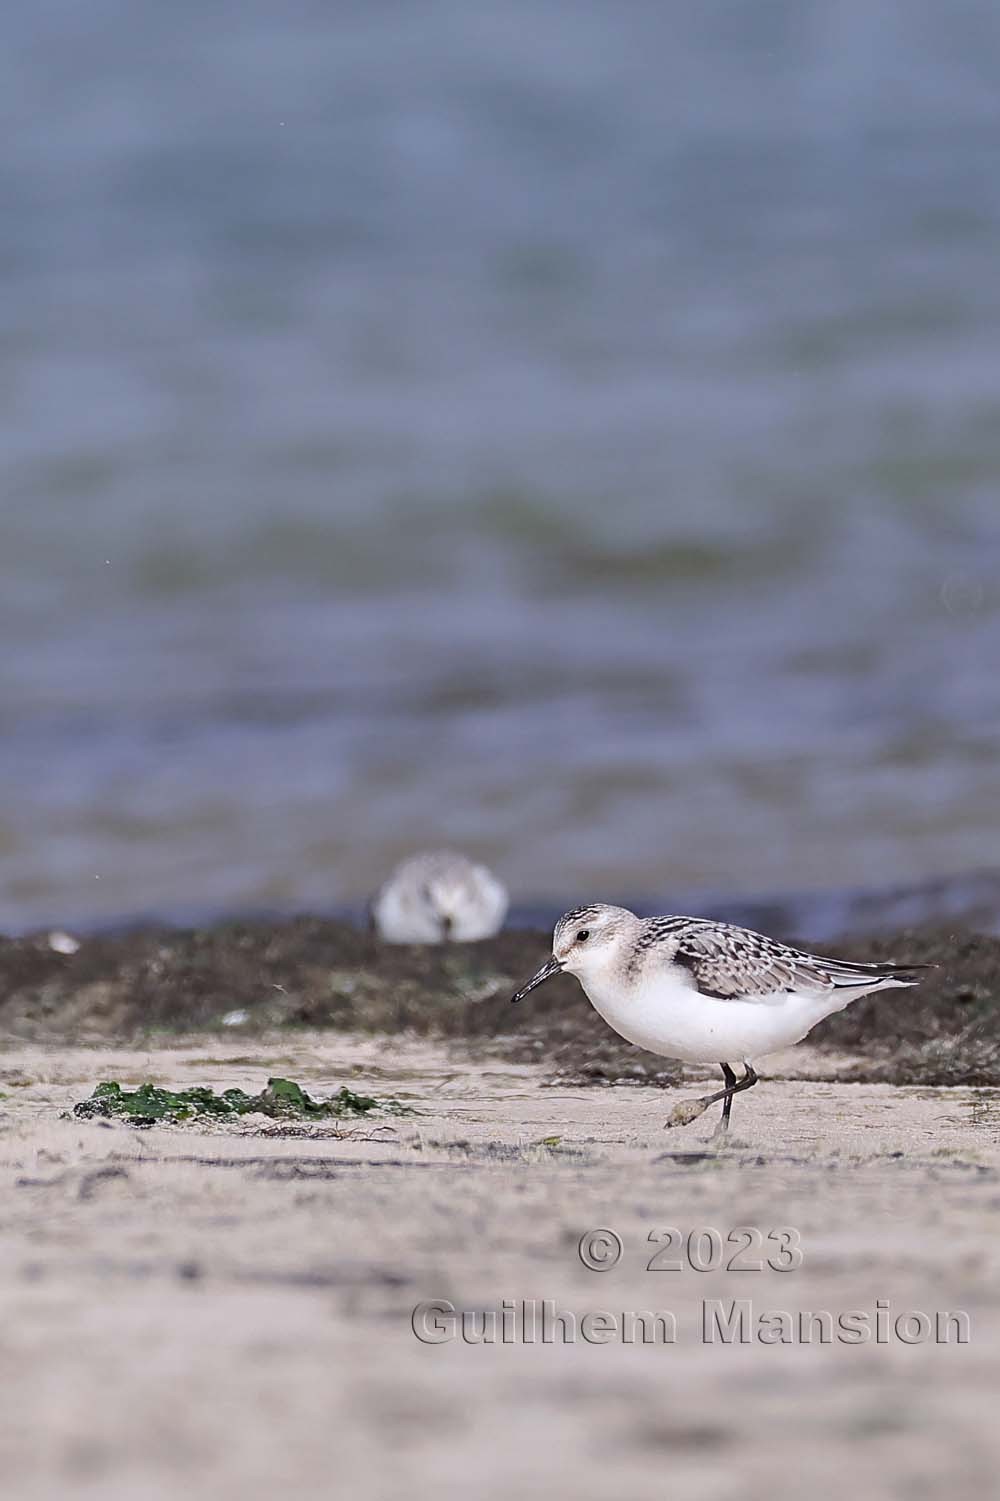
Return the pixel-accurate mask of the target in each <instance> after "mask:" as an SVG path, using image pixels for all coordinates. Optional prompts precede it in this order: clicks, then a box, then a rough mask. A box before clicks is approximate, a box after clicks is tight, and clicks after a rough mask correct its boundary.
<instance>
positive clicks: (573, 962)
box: [511, 902, 638, 1001]
mask: <svg viewBox="0 0 1000 1501" xmlns="http://www.w3.org/2000/svg"><path fill="white" fill-rule="evenodd" d="M637 923H638V918H637V917H636V916H635V913H634V912H629V911H628V910H627V908H625V907H610V906H608V905H607V904H606V903H604V902H598V903H596V904H595V905H594V906H592V907H574V908H573V910H572V911H571V912H567V913H565V914H564V915H563V916H562V917H560V919H559V921H558V922H557V923H556V926H555V930H554V932H553V934H552V954H551V957H550V958H548V959H546V961H545V963H544V964H543V965H542V967H541V969H540V970H538V972H537V973H536V974H534V975H532V977H531V979H530V980H529V981H528V983H527V985H523V986H522V987H521V989H520V990H519V991H518V992H517V994H516V995H514V996H512V997H511V1000H513V1001H520V1000H523V999H524V997H525V996H526V995H527V994H528V993H529V992H530V991H532V990H534V989H535V988H536V987H537V986H539V985H542V984H544V983H545V981H546V980H549V979H551V978H552V976H553V975H558V974H561V973H562V972H563V971H564V970H565V972H566V973H567V974H571V975H576V977H577V979H578V980H580V981H581V982H582V983H583V984H584V986H585V987H586V985H587V982H588V981H593V980H597V979H600V978H601V976H602V975H604V974H609V973H610V972H612V971H614V970H617V969H619V968H620V967H621V965H622V963H623V962H624V959H625V956H626V954H627V952H628V949H629V946H630V940H631V938H632V934H633V930H634V928H635V926H636V924H637Z"/></svg>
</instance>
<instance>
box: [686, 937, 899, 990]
mask: <svg viewBox="0 0 1000 1501" xmlns="http://www.w3.org/2000/svg"><path fill="white" fill-rule="evenodd" d="M668 934H669V937H670V938H672V939H673V940H675V942H676V949H675V950H674V953H673V956H672V958H673V962H674V963H675V964H679V965H681V966H682V967H683V968H685V969H687V970H688V971H689V973H690V975H691V978H692V980H693V981H694V984H695V987H696V989H697V990H698V991H700V993H701V994H702V995H707V996H712V997H713V998H714V999H716V1000H723V1001H731V1000H753V999H754V998H759V999H760V1000H764V999H766V998H767V997H768V996H775V995H784V994H787V993H788V992H789V991H791V990H795V991H799V992H800V993H801V992H803V991H804V992H807V993H808V992H810V991H812V992H813V993H822V992H823V991H828V990H841V989H850V990H858V991H864V990H874V989H876V988H877V987H878V986H881V985H915V984H916V983H917V981H918V980H919V979H920V973H919V971H920V970H921V969H924V968H927V966H924V965H897V964H856V963H854V962H852V961H850V960H846V959H823V958H820V957H819V955H817V954H806V953H804V952H803V951H802V950H801V949H794V948H792V947H790V945H788V944H785V943H778V941H777V940H776V939H774V938H767V937H766V936H765V935H764V934H763V933H754V932H753V931H752V930H751V929H749V928H736V927H733V926H731V925H730V924H728V923H713V922H707V921H702V920H700V919H696V918H690V919H686V920H683V921H680V920H677V919H674V920H673V921H671V922H669V925H668V924H665V925H664V928H663V930H662V936H663V937H664V938H666V937H667V936H668Z"/></svg>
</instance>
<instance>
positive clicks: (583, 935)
mask: <svg viewBox="0 0 1000 1501" xmlns="http://www.w3.org/2000/svg"><path fill="white" fill-rule="evenodd" d="M589 937H590V929H589V928H581V929H580V931H579V933H577V935H576V941H577V943H586V942H587V939H588V938H589Z"/></svg>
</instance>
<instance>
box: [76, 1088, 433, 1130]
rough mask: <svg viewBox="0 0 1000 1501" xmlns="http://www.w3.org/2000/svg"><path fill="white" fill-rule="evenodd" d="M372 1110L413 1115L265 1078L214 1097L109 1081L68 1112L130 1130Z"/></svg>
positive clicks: (366, 1098) (387, 1103)
mask: <svg viewBox="0 0 1000 1501" xmlns="http://www.w3.org/2000/svg"><path fill="white" fill-rule="evenodd" d="M373 1111H381V1112H383V1113H384V1114H387V1115H412V1114H413V1111H412V1110H411V1109H410V1107H409V1106H408V1105H403V1104H401V1103H400V1101H399V1100H393V1099H386V1100H380V1099H377V1098H376V1097H375V1096H374V1095H364V1094H356V1093H355V1092H354V1090H353V1089H348V1088H347V1086H346V1084H345V1085H343V1086H342V1087H341V1088H340V1089H339V1090H338V1091H337V1093H336V1094H335V1095H331V1097H330V1098H329V1099H327V1100H314V1099H313V1097H312V1095H310V1094H308V1093H307V1092H306V1091H305V1090H304V1089H303V1088H302V1086H301V1084H296V1083H295V1081H294V1080H292V1079H268V1081H267V1088H266V1089H262V1090H261V1092H260V1094H247V1093H246V1091H245V1090H243V1089H224V1090H223V1091H222V1093H221V1094H216V1092H215V1090H214V1089H209V1088H208V1087H207V1086H205V1085H195V1086H194V1087H193V1088H191V1089H177V1090H174V1089H163V1088H162V1087H161V1086H160V1085H158V1084H140V1085H139V1087H138V1089H123V1088H122V1087H121V1085H120V1084H118V1083H116V1082H115V1081H114V1080H112V1079H109V1080H106V1081H105V1082H104V1083H103V1084H98V1086H97V1088H96V1089H95V1090H94V1092H93V1094H92V1095H91V1096H90V1098H89V1099H87V1100H81V1101H80V1102H79V1104H77V1105H74V1107H73V1114H74V1115H78V1116H82V1117H83V1118H85V1119H86V1118H88V1117H93V1116H104V1117H108V1116H118V1117H120V1118H121V1119H122V1120H125V1121H128V1122H129V1123H130V1124H131V1125H133V1126H153V1125H164V1124H167V1125H169V1124H176V1123H178V1122H181V1121H191V1120H197V1119H198V1117H199V1116H201V1117H205V1116H209V1117H213V1118H215V1119H216V1120H235V1119H236V1118H237V1117H238V1116H241V1115H269V1116H271V1117H272V1118H273V1119H275V1120H298V1121H302V1120H331V1119H332V1120H343V1119H345V1118H347V1119H355V1118H357V1117H358V1116H364V1115H369V1114H370V1113H371V1112H373Z"/></svg>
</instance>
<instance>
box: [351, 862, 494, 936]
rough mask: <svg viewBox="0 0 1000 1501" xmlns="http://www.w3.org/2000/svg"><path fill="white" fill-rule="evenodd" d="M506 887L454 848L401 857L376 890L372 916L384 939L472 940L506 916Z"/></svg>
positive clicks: (491, 934)
mask: <svg viewBox="0 0 1000 1501" xmlns="http://www.w3.org/2000/svg"><path fill="white" fill-rule="evenodd" d="M507 903H508V897H507V890H506V887H504V886H503V885H502V884H501V883H500V882H499V881H498V880H497V878H496V876H495V875H494V874H493V873H492V871H490V870H487V868H486V866H485V865H476V864H474V863H473V861H471V860H469V859H467V858H466V856H465V855H460V854H458V852H457V851H455V850H435V851H432V852H430V853H428V854H422V855H411V856H410V857H409V859H407V860H402V861H401V862H400V863H399V865H397V866H396V868H395V870H394V871H393V872H392V874H391V875H390V876H389V878H388V880H387V881H386V882H385V884H384V885H383V886H382V887H381V888H380V889H379V891H378V892H377V893H376V895H375V897H374V899H373V901H372V904H371V920H372V926H373V927H374V929H375V931H376V933H377V934H378V936H379V937H380V938H381V939H382V940H383V942H385V943H448V942H452V943H472V942H474V941H476V940H477V939H480V938H492V937H493V935H494V934H495V933H499V931H500V929H501V928H502V927H503V921H504V918H505V917H506V916H507Z"/></svg>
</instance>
